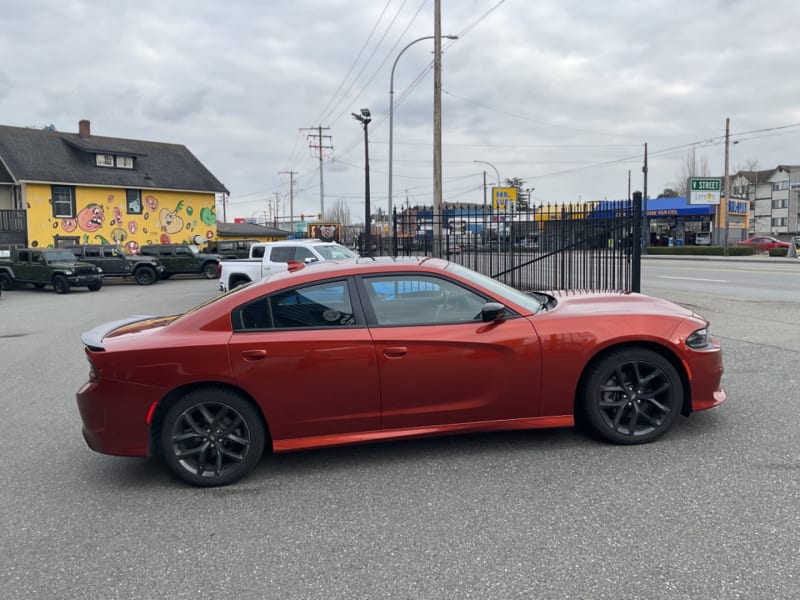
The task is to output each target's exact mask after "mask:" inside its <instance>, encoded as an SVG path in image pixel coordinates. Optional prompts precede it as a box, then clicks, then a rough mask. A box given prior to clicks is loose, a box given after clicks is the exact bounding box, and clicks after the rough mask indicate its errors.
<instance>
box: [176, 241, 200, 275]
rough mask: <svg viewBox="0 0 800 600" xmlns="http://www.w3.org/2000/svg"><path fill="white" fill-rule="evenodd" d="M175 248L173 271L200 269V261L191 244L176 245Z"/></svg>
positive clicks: (189, 271)
mask: <svg viewBox="0 0 800 600" xmlns="http://www.w3.org/2000/svg"><path fill="white" fill-rule="evenodd" d="M174 250H175V259H174V260H175V262H174V264H175V268H174V269H173V273H197V272H199V271H200V261H199V260H198V259H197V258H196V257H195V255H194V252H192V249H191V248H189V246H176V247H175V249H174Z"/></svg>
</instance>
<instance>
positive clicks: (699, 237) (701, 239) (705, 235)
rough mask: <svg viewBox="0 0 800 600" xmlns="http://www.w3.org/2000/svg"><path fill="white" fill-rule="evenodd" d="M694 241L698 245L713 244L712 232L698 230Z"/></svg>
mask: <svg viewBox="0 0 800 600" xmlns="http://www.w3.org/2000/svg"><path fill="white" fill-rule="evenodd" d="M694 243H695V245H697V246H710V245H711V232H710V231H698V232H697V233H696V234H695V235H694Z"/></svg>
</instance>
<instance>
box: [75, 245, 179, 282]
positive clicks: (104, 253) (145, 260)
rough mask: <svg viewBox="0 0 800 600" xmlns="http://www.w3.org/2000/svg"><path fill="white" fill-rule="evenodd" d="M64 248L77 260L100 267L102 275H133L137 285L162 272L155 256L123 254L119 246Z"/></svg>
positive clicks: (156, 277)
mask: <svg viewBox="0 0 800 600" xmlns="http://www.w3.org/2000/svg"><path fill="white" fill-rule="evenodd" d="M65 249H66V250H69V251H70V252H72V253H73V254H74V255H75V258H77V259H78V260H82V261H84V262H88V263H91V264H93V265H96V266H98V267H100V268H101V269H102V270H103V277H133V279H134V280H135V281H136V283H138V284H139V285H150V284H152V283H155V282H156V281H158V280H159V278H160V277H161V275H162V274H163V272H164V266H163V265H162V264H161V262H160V261H159V260H158V258H157V257H155V256H144V255H130V254H125V251H124V250H123V249H122V248H120V247H119V246H112V245H101V244H80V245H78V246H68V247H67V248H65Z"/></svg>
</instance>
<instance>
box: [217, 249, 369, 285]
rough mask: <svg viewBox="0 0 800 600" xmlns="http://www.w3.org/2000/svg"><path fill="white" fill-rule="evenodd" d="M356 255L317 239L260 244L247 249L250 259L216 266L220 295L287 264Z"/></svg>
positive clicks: (346, 257) (282, 269) (278, 269)
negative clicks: (217, 268)
mask: <svg viewBox="0 0 800 600" xmlns="http://www.w3.org/2000/svg"><path fill="white" fill-rule="evenodd" d="M357 257H358V254H356V253H355V252H353V251H352V250H350V249H349V248H347V247H345V246H342V245H341V244H337V243H336V242H323V241H322V240H318V239H302V240H282V241H279V242H261V243H259V244H253V245H252V246H250V258H248V259H244V260H226V261H224V262H221V263H220V265H219V273H218V274H219V289H220V291H221V292H224V291H227V290H229V289H233V288H235V287H236V286H237V285H243V284H245V283H250V282H251V281H258V280H259V279H261V278H262V277H266V276H267V275H270V274H272V273H274V272H276V271H285V270H286V268H287V265H288V263H289V261H300V262H303V263H309V262H316V261H324V260H343V259H350V258H357Z"/></svg>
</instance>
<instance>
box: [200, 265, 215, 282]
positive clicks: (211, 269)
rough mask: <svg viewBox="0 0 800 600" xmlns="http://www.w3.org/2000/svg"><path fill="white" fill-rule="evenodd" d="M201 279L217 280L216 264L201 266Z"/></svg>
mask: <svg viewBox="0 0 800 600" xmlns="http://www.w3.org/2000/svg"><path fill="white" fill-rule="evenodd" d="M203 277H205V278H206V279H216V278H217V263H206V264H205V265H203Z"/></svg>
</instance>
